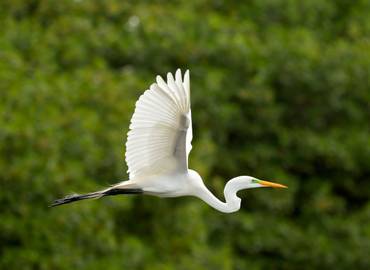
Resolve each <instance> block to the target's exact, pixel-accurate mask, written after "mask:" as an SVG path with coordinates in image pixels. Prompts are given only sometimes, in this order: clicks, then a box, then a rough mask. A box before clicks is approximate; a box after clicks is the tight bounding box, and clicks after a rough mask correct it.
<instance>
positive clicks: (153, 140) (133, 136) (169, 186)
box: [53, 69, 285, 213]
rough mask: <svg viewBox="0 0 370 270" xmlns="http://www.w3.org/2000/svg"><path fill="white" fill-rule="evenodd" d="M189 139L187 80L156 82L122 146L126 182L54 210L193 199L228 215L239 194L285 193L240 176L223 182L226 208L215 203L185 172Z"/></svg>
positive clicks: (237, 205)
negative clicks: (105, 202) (131, 198)
mask: <svg viewBox="0 0 370 270" xmlns="http://www.w3.org/2000/svg"><path fill="white" fill-rule="evenodd" d="M192 138H193V131H192V122H191V109H190V78H189V71H186V72H185V74H184V77H183V78H182V75H181V71H180V70H179V69H178V70H177V71H176V74H175V78H174V77H173V75H172V74H171V73H168V74H167V82H165V81H164V80H163V79H162V78H161V77H160V76H157V80H156V83H153V84H152V85H151V86H150V88H149V89H148V90H146V91H145V92H144V93H143V94H142V95H141V96H140V98H139V100H138V101H137V102H136V108H135V112H134V114H133V116H132V119H131V123H130V130H129V132H128V135H127V142H126V162H127V166H128V171H127V172H128V173H129V180H128V181H123V182H120V183H118V184H116V185H114V186H112V187H110V188H107V189H104V190H101V191H97V192H92V193H87V194H83V195H78V194H74V195H71V196H67V197H65V198H63V199H60V200H56V201H55V202H54V203H53V206H56V205H60V204H65V203H70V202H74V201H78V200H82V199H91V198H100V197H103V196H108V195H117V194H141V193H144V194H150V195H155V196H159V197H178V196H195V197H198V198H200V199H202V200H203V201H205V202H206V203H208V204H209V205H211V206H212V207H214V208H215V209H217V210H219V211H221V212H225V213H231V212H235V211H237V210H239V208H240V202H241V200H240V198H238V197H237V195H236V193H237V192H238V191H239V190H241V189H248V188H257V187H268V186H269V187H279V188H282V187H285V186H283V185H280V184H276V183H272V182H267V181H262V180H259V179H257V178H254V177H251V176H239V177H236V178H233V179H231V180H230V181H229V182H227V184H226V186H225V190H224V194H225V199H226V202H222V201H220V200H218V199H217V198H216V197H215V196H214V195H213V194H212V193H211V192H210V191H209V190H208V189H207V187H206V186H205V185H204V183H203V180H202V178H201V177H200V175H199V174H198V173H197V172H196V171H193V170H190V169H189V168H188V157H189V153H190V151H191V148H192V146H191V141H192Z"/></svg>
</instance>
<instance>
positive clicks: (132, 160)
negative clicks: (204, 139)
mask: <svg viewBox="0 0 370 270" xmlns="http://www.w3.org/2000/svg"><path fill="white" fill-rule="evenodd" d="M191 129H192V126H191V112H190V84H189V71H187V72H186V73H185V76H184V80H182V78H181V72H180V70H177V72H176V79H174V78H173V76H172V74H171V73H168V74H167V83H165V82H164V81H163V79H162V78H161V77H160V76H157V83H153V84H152V85H151V86H150V89H148V90H146V91H145V92H144V94H142V95H141V96H140V98H139V100H138V101H137V102H136V109H135V112H134V115H133V116H132V119H131V124H130V131H129V132H128V136H127V143H126V162H127V166H128V173H129V175H130V179H133V178H135V177H136V176H140V175H143V174H147V173H148V172H150V171H152V170H153V168H154V169H158V168H159V167H160V169H161V171H162V172H170V171H171V170H173V169H176V168H177V169H179V170H182V171H184V172H185V170H186V169H187V168H188V167H187V164H188V162H187V160H188V155H189V152H190V149H191V139H192V135H191V134H192V131H191ZM158 166H159V167H158Z"/></svg>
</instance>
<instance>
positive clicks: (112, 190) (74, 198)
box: [50, 186, 143, 207]
mask: <svg viewBox="0 0 370 270" xmlns="http://www.w3.org/2000/svg"><path fill="white" fill-rule="evenodd" d="M141 193H143V190H142V189H139V188H117V187H114V186H113V187H111V188H109V189H105V190H101V191H95V192H91V193H86V194H72V195H68V196H66V197H64V198H62V199H58V200H55V201H54V202H53V203H52V204H51V205H50V206H51V207H54V206H58V205H62V204H66V203H71V202H76V201H80V200H85V199H99V198H101V197H104V196H112V195H118V194H141Z"/></svg>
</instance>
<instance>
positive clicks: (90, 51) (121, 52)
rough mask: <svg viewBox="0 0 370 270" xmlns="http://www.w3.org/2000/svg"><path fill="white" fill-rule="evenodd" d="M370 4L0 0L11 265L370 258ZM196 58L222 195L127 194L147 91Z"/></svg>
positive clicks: (196, 104)
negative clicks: (128, 144) (212, 199)
mask: <svg viewBox="0 0 370 270" xmlns="http://www.w3.org/2000/svg"><path fill="white" fill-rule="evenodd" d="M369 14H370V2H369V1H368V0H354V1H346V0H336V1H322V0H305V1H302V0H263V1H261V0H252V1H222V0H214V1H211V0H201V1H195V0H194V1H189V0H183V1H124V0H107V1H99V0H95V1H89V0H75V1H51V0H49V1H47V0H29V1H22V0H3V1H1V2H0V26H1V29H0V181H1V182H0V183H1V189H0V211H1V212H0V219H1V221H0V268H1V269H56V270H59V269H60V270H62V269H106V270H110V269H150V270H155V269H164V270H170V269H250V270H253V269H370V16H369ZM178 67H179V68H182V69H183V70H185V69H190V70H191V90H192V110H193V129H194V140H193V151H192V152H191V156H190V166H191V167H192V168H193V169H196V170H198V171H199V172H200V174H201V175H202V176H203V177H204V179H205V182H206V184H207V186H208V187H209V188H210V189H211V190H212V191H213V192H214V193H215V194H216V195H217V196H218V197H219V198H222V199H223V187H224V185H225V183H226V181H227V180H228V179H230V178H232V177H234V176H237V175H253V176H256V177H258V178H260V179H268V180H273V181H277V182H281V183H284V184H287V185H288V186H289V189H288V190H283V191H282V190H267V189H260V190H250V191H244V192H240V193H239V195H240V197H241V198H242V199H243V203H242V209H241V211H240V212H238V213H234V214H229V215H226V214H222V213H219V212H217V211H215V210H213V209H212V208H210V207H209V206H207V205H205V204H204V203H203V202H201V201H200V200H198V199H195V198H176V199H160V198H155V197H150V196H116V197H108V198H104V199H101V200H94V201H89V202H87V201H85V202H81V203H77V204H72V205H67V206H63V207H58V208H48V205H49V204H50V203H51V202H52V201H53V200H54V199H56V198H59V197H61V196H64V195H66V194H69V193H72V192H79V193H80V192H88V191H94V190H97V189H100V188H102V187H105V186H106V185H108V184H113V183H115V182H117V181H121V180H125V179H127V177H128V175H127V174H126V170H127V167H126V164H125V162H124V152H125V148H124V147H125V146H124V142H125V140H126V132H127V129H128V124H129V120H130V118H131V115H132V113H133V111H134V106H135V101H136V99H137V98H138V97H139V96H140V95H141V94H142V93H143V91H144V90H145V89H147V87H148V86H149V85H150V84H151V83H152V82H153V80H154V78H155V75H157V74H160V75H165V74H166V73H167V72H168V71H172V72H174V71H175V70H176V69H177V68H178Z"/></svg>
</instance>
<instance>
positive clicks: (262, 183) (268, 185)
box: [258, 180, 288, 188]
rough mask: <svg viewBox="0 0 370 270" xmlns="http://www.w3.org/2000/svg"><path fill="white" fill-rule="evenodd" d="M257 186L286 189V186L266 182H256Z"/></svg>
mask: <svg viewBox="0 0 370 270" xmlns="http://www.w3.org/2000/svg"><path fill="white" fill-rule="evenodd" d="M258 184H260V185H263V186H265V187H272V188H288V187H287V186H284V185H281V184H277V183H273V182H268V181H263V180H258Z"/></svg>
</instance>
